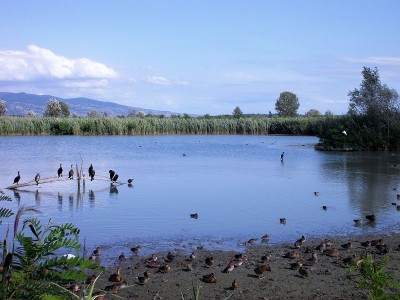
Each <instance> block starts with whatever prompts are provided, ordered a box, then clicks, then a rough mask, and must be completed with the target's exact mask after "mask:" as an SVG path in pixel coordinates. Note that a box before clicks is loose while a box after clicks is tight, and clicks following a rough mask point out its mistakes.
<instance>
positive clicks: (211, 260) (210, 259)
mask: <svg viewBox="0 0 400 300" xmlns="http://www.w3.org/2000/svg"><path fill="white" fill-rule="evenodd" d="M205 262H206V265H207V267H208V268H210V267H212V266H213V265H214V263H215V261H214V257H206V261H205Z"/></svg>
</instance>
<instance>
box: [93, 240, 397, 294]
mask: <svg viewBox="0 0 400 300" xmlns="http://www.w3.org/2000/svg"><path fill="white" fill-rule="evenodd" d="M299 238H300V237H299ZM379 239H382V240H383V242H382V243H384V244H385V245H387V247H386V248H382V247H381V248H377V247H376V246H369V247H365V244H364V245H363V244H362V243H363V242H366V241H373V240H379ZM323 240H324V239H318V238H313V239H307V238H306V240H305V241H304V242H302V243H300V244H301V247H300V248H297V247H295V245H294V244H295V241H293V242H290V243H282V244H273V245H270V244H269V243H261V242H260V241H255V243H254V244H252V243H248V244H247V246H246V250H245V251H243V252H241V253H240V254H241V255H242V258H240V257H239V256H238V254H239V253H238V252H235V251H220V250H208V249H206V248H204V247H202V246H198V247H195V248H193V249H174V250H171V253H172V254H173V255H174V257H169V258H168V252H160V253H154V256H153V258H151V255H147V254H141V253H145V251H140V252H138V253H133V252H132V251H131V250H130V249H126V251H125V252H124V254H125V259H124V260H119V259H118V256H119V255H120V254H121V253H113V255H115V261H114V263H112V264H109V265H107V266H106V270H105V271H104V272H103V273H102V274H101V276H100V277H99V279H98V281H97V282H96V286H95V287H96V290H97V291H98V292H100V293H102V294H104V295H105V298H104V299H164V300H165V299H194V292H193V290H199V293H200V298H199V299H367V293H366V291H365V290H362V289H360V288H359V287H358V286H357V284H356V279H357V276H355V275H354V274H355V273H352V274H350V273H349V266H350V265H351V264H352V262H350V263H346V261H345V259H346V258H349V257H353V258H360V257H362V256H363V255H365V254H367V253H368V254H372V255H374V256H375V257H376V259H381V258H382V257H383V255H387V256H388V258H389V259H388V262H387V264H386V265H385V270H386V272H387V273H388V274H390V275H391V276H392V278H393V279H395V280H396V281H400V249H399V247H400V246H399V244H400V235H399V234H398V233H386V234H368V235H353V236H343V237H333V238H327V240H330V241H331V242H333V245H331V246H329V245H325V248H323V249H320V250H318V249H316V247H317V246H318V245H320V244H321V242H322V241H323ZM349 242H350V243H351V248H349V249H346V247H344V245H345V244H347V243H349ZM296 246H299V244H297V245H296ZM382 249H387V253H384V252H386V250H382ZM330 250H337V251H338V254H335V255H339V256H328V254H329V253H331V252H329V251H330ZM106 251H107V252H108V253H107V254H108V255H110V253H112V251H113V250H112V248H111V249H106ZM192 252H193V253H194V255H195V258H194V259H191V258H190V255H191V253H192ZM291 253H297V254H298V257H295V258H289V257H285V256H290V255H288V254H291ZM313 253H316V259H315V255H314V258H313ZM333 253H335V251H333V252H332V253H331V254H333ZM101 255H103V254H100V256H99V259H100V260H101ZM235 256H236V257H235ZM263 256H267V257H269V256H270V257H269V259H266V258H264V261H263V260H262V258H263ZM294 256H296V254H294ZM211 257H212V258H213V261H214V262H213V264H209V265H207V262H209V259H207V258H211ZM155 258H157V259H156V260H155ZM296 262H301V263H302V264H303V267H302V269H303V270H306V273H307V274H305V273H303V272H300V271H299V269H298V268H296V266H292V264H293V263H296ZM230 263H232V264H233V265H235V267H231V268H230V269H232V270H228V269H229V268H228V266H229V264H230ZM165 265H169V266H170V270H165V269H163V268H162V267H163V266H165ZM260 265H269V266H270V271H266V272H265V273H264V274H262V275H261V278H259V277H260V275H259V274H257V273H256V272H255V269H256V268H257V267H258V266H260ZM117 268H120V269H121V276H122V277H123V279H122V280H123V284H122V286H120V284H119V283H114V282H111V281H109V278H110V276H112V274H113V273H115V272H116V269H117ZM146 271H150V272H151V273H152V275H151V276H150V277H148V279H147V277H145V276H144V272H146ZM211 273H214V275H215V281H216V282H213V281H214V280H213V279H211V280H210V279H209V277H207V278H206V279H205V280H203V277H204V276H207V275H210V274H211ZM88 275H92V274H88ZM95 275H97V274H95ZM306 275H307V276H306ZM349 275H351V276H350V277H351V278H353V279H349V278H348V277H349ZM140 281H143V282H144V283H142V282H140ZM207 281H211V282H213V283H208V282H207ZM234 281H236V282H237V283H238V287H236V288H234V287H233V286H232V284H233V282H234ZM113 285H114V286H113ZM398 292H399V293H400V291H398Z"/></svg>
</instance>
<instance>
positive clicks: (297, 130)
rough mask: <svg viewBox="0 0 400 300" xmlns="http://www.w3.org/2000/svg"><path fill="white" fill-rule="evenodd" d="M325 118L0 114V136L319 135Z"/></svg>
mask: <svg viewBox="0 0 400 300" xmlns="http://www.w3.org/2000/svg"><path fill="white" fill-rule="evenodd" d="M323 119H324V117H321V118H319V117H308V118H305V117H293V118H278V117H276V118H267V117H243V118H239V119H237V118H232V117H218V118H216V117H215V118H204V117H199V118H160V117H152V116H150V117H145V118H112V117H98V118H46V117H42V118H34V117H11V116H2V117H0V135H155V134H253V135H257V134H262V135H265V134H299V135H300V134H301V135H316V134H317V133H318V130H319V128H320V127H321V126H320V123H321V121H322V120H323Z"/></svg>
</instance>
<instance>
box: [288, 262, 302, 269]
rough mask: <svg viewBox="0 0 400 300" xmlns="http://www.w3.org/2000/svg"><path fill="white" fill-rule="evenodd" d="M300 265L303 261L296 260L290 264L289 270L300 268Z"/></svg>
mask: <svg viewBox="0 0 400 300" xmlns="http://www.w3.org/2000/svg"><path fill="white" fill-rule="evenodd" d="M302 266H303V263H302V262H300V261H296V262H294V263H291V264H290V269H291V270H298V269H300V268H301V267H302Z"/></svg>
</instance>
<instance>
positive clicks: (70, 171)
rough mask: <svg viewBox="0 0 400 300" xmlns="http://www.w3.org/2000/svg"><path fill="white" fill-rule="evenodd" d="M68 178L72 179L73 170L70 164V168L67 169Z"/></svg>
mask: <svg viewBox="0 0 400 300" xmlns="http://www.w3.org/2000/svg"><path fill="white" fill-rule="evenodd" d="M68 179H74V170H73V169H72V165H71V170H69V172H68Z"/></svg>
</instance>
